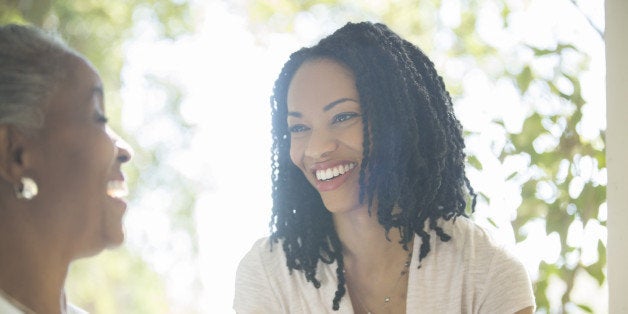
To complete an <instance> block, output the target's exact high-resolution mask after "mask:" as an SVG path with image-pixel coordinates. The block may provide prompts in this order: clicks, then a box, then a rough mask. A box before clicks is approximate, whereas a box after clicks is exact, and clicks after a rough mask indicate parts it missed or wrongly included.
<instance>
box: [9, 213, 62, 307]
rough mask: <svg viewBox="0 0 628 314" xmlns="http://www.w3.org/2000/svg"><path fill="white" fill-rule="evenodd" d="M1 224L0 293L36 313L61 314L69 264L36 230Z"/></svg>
mask: <svg viewBox="0 0 628 314" xmlns="http://www.w3.org/2000/svg"><path fill="white" fill-rule="evenodd" d="M16 226H17V224H7V223H4V222H2V223H0V265H2V267H0V289H2V291H3V292H4V294H6V295H7V296H9V297H10V298H12V299H14V300H11V301H12V302H18V303H19V304H18V307H19V306H20V305H21V306H24V307H26V308H28V309H30V310H32V311H34V312H36V313H61V309H62V308H64V307H65V304H64V303H65V295H64V292H63V286H64V283H65V277H66V275H67V271H68V266H69V264H70V261H69V260H67V259H62V258H61V257H60V256H59V255H60V254H58V253H55V251H54V249H53V248H51V246H49V245H47V243H46V242H45V240H43V239H42V238H41V237H40V236H39V235H37V234H36V230H29V229H28V227H26V226H23V225H22V226H20V227H19V228H18V227H16Z"/></svg>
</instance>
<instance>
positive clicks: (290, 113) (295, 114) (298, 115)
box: [288, 97, 359, 118]
mask: <svg viewBox="0 0 628 314" xmlns="http://www.w3.org/2000/svg"><path fill="white" fill-rule="evenodd" d="M347 101H352V102H355V103H359V102H358V101H357V100H355V99H353V98H346V97H345V98H340V99H338V100H334V101H332V102H330V103H329V104H327V105H325V107H323V111H329V110H331V108H334V107H335V106H336V105H338V104H341V103H343V102H347ZM288 116H291V117H295V118H301V117H302V114H301V113H300V112H298V111H288Z"/></svg>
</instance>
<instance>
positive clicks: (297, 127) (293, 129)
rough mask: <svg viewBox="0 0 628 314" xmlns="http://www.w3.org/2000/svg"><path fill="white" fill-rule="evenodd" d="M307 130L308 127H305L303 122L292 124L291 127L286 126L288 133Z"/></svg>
mask: <svg viewBox="0 0 628 314" xmlns="http://www.w3.org/2000/svg"><path fill="white" fill-rule="evenodd" d="M307 130H308V127H306V126H305V125H303V124H297V125H293V126H291V127H288V131H290V133H301V132H305V131H307Z"/></svg>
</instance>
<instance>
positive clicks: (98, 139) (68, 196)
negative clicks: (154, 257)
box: [26, 57, 131, 258]
mask: <svg viewBox="0 0 628 314" xmlns="http://www.w3.org/2000/svg"><path fill="white" fill-rule="evenodd" d="M69 59H70V60H69V61H68V68H69V69H71V70H70V73H71V74H70V75H69V77H68V78H67V79H65V80H64V81H63V82H61V83H60V85H59V86H58V88H57V89H56V91H55V93H54V94H53V95H52V96H51V98H50V101H49V102H48V103H47V104H46V109H45V111H44V112H45V122H44V126H43V128H42V129H41V131H40V132H38V133H37V135H35V136H34V137H33V140H32V141H33V143H32V148H33V150H32V151H33V152H34V153H32V154H29V155H28V156H26V157H27V158H29V159H30V160H29V163H28V164H29V165H32V167H30V168H29V169H28V170H27V171H28V172H27V173H26V175H29V176H32V177H33V178H34V179H35V181H36V182H37V184H38V185H39V194H38V195H37V196H36V197H35V198H33V199H32V200H31V201H29V202H34V208H36V209H42V212H43V213H45V215H46V216H47V217H46V218H47V222H46V223H45V224H44V225H43V226H39V227H40V228H45V229H48V230H47V231H48V234H52V235H54V236H55V237H57V238H58V239H57V240H64V239H66V240H68V243H67V245H69V246H70V249H69V252H68V254H71V255H73V257H74V258H75V257H82V256H87V255H92V254H95V253H98V252H100V251H101V250H102V249H103V248H105V247H108V246H112V245H118V244H120V243H121V242H122V241H123V240H124V233H123V230H122V217H123V215H124V212H125V211H126V203H125V202H124V201H123V200H122V199H121V198H120V196H121V194H123V192H125V188H123V187H121V186H124V176H123V174H122V172H121V169H120V167H121V165H122V163H124V162H126V161H128V160H129V159H130V157H131V152H130V148H128V145H127V144H126V143H125V142H124V141H123V140H122V139H120V138H119V137H118V135H116V134H115V133H114V132H113V131H112V130H111V129H110V128H109V127H108V126H107V124H106V122H107V121H106V118H105V107H104V103H103V91H102V84H101V81H100V77H99V76H98V74H97V73H96V72H95V71H94V69H93V68H92V66H91V65H89V64H88V63H87V62H86V61H84V60H82V59H80V58H78V57H69ZM116 187H118V188H117V189H116Z"/></svg>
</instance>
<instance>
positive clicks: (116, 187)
mask: <svg viewBox="0 0 628 314" xmlns="http://www.w3.org/2000/svg"><path fill="white" fill-rule="evenodd" d="M107 195H109V196H111V197H113V198H121V197H125V196H127V195H129V189H128V188H127V186H126V182H124V181H118V180H116V181H109V182H107Z"/></svg>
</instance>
